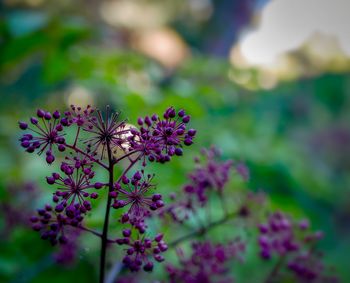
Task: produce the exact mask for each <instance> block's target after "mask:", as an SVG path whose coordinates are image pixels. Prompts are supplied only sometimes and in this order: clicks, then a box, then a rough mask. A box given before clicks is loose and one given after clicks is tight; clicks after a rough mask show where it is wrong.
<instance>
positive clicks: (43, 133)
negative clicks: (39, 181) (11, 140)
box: [19, 109, 65, 164]
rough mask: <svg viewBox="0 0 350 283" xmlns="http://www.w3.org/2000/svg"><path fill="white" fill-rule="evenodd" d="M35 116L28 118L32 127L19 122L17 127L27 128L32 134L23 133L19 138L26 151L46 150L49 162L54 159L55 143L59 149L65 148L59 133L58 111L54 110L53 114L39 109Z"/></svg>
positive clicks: (60, 128)
mask: <svg viewBox="0 0 350 283" xmlns="http://www.w3.org/2000/svg"><path fill="white" fill-rule="evenodd" d="M37 117H38V118H35V117H32V118H30V123H31V125H32V127H29V126H28V124H27V123H24V122H19V127H20V128H21V129H22V130H26V129H29V130H30V131H31V132H32V134H29V133H27V134H24V135H23V136H22V137H21V138H20V141H21V146H22V147H23V148H25V149H26V151H27V152H29V153H32V152H35V151H37V152H38V154H39V155H40V154H42V153H43V152H44V151H46V161H47V163H49V164H51V163H52V162H54V160H55V156H54V155H53V152H52V149H53V146H54V145H55V146H56V147H57V148H58V150H59V151H64V150H65V139H64V134H62V133H61V131H62V130H63V126H62V124H61V123H60V120H59V118H60V113H59V112H58V111H55V112H54V113H53V114H51V113H50V112H45V111H44V110H41V109H39V110H38V111H37Z"/></svg>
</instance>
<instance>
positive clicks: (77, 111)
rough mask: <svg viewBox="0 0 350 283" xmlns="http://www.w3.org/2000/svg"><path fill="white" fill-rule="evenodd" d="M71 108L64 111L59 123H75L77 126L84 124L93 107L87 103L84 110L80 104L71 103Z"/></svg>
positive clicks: (68, 124)
mask: <svg viewBox="0 0 350 283" xmlns="http://www.w3.org/2000/svg"><path fill="white" fill-rule="evenodd" d="M70 108H71V110H70V111H66V112H65V113H64V115H65V117H63V118H62V120H61V123H62V124H63V125H64V126H70V125H72V124H76V125H77V126H78V127H82V126H84V125H86V124H87V123H88V122H89V121H90V119H91V117H92V114H93V113H94V112H95V109H94V108H93V107H91V106H90V105H88V106H87V107H86V108H85V109H84V110H83V109H82V108H81V107H80V106H75V105H71V106H70Z"/></svg>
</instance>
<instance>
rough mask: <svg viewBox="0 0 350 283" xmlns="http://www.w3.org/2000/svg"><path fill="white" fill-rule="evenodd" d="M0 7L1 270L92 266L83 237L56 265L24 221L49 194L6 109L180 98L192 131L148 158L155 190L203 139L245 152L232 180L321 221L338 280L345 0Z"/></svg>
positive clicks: (348, 59)
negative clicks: (177, 151) (179, 145)
mask: <svg viewBox="0 0 350 283" xmlns="http://www.w3.org/2000/svg"><path fill="white" fill-rule="evenodd" d="M0 8H1V12H0V13H1V19H0V73H1V77H0V94H1V103H0V110H1V111H0V113H1V114H0V121H1V127H0V156H1V158H0V202H1V203H0V213H1V219H0V239H1V243H0V281H1V282H95V280H96V278H97V272H98V270H97V266H98V264H97V263H98V257H97V255H98V242H96V239H93V238H89V237H87V238H84V242H83V243H84V244H83V249H82V250H81V251H80V252H79V255H78V258H79V260H78V261H77V262H75V263H74V264H73V266H66V267H61V266H57V265H56V264H54V262H53V260H52V249H51V248H50V247H49V245H48V244H47V243H46V242H43V241H41V240H40V239H39V237H38V235H37V233H34V232H32V231H31V230H30V228H29V226H28V222H27V219H28V217H29V216H30V215H31V213H32V211H34V209H35V207H36V206H38V205H40V204H42V203H44V202H45V201H46V200H47V199H48V198H49V197H50V193H48V191H47V190H48V188H47V186H46V185H45V181H44V179H43V177H44V176H46V175H48V174H49V173H50V172H52V170H53V168H49V167H47V166H46V165H44V162H43V160H41V158H34V157H33V156H29V155H28V154H25V153H23V151H22V149H21V148H20V147H19V143H18V137H19V135H20V132H19V130H18V127H17V121H18V120H23V119H26V118H27V117H30V116H31V115H32V113H34V111H36V109H37V108H39V107H40V108H44V109H48V110H55V109H59V110H64V109H65V108H67V107H68V106H69V105H70V104H80V105H86V104H93V105H95V106H100V107H104V105H106V104H109V105H111V106H112V107H113V109H117V110H121V111H122V116H123V117H124V118H127V119H128V120H129V121H130V122H132V121H135V120H136V118H137V117H138V116H140V115H141V116H142V115H145V114H149V113H154V112H155V113H162V111H163V110H164V109H165V108H166V107H168V106H170V105H173V106H175V107H176V108H184V109H186V110H187V111H188V112H189V113H190V114H191V116H192V118H193V119H192V126H193V127H195V128H196V129H198V137H197V140H196V143H195V145H194V146H193V147H192V148H191V149H187V151H186V154H185V156H184V157H183V158H181V159H177V160H175V161H174V162H172V163H171V164H169V165H167V166H155V167H154V170H156V173H158V174H159V175H161V176H163V177H162V178H158V180H157V183H158V184H159V187H160V190H163V191H168V190H172V191H178V190H180V188H181V184H182V183H183V182H184V180H185V176H186V173H187V172H188V170H189V169H190V168H191V166H192V163H191V160H192V158H193V156H195V155H196V153H198V152H199V150H200V148H201V147H205V146H210V145H212V144H214V145H216V146H217V147H219V148H221V149H222V152H223V155H224V157H225V158H235V159H238V160H242V161H245V162H246V163H247V165H248V167H249V168H250V170H251V178H250V181H249V183H248V184H247V185H245V186H247V187H248V188H249V189H251V190H263V191H265V192H267V193H268V194H269V196H270V198H271V205H272V207H276V208H281V209H283V210H285V211H288V212H289V213H291V214H293V215H296V216H298V217H304V216H306V217H308V218H310V219H311V221H312V222H313V227H314V228H316V229H321V230H323V231H324V232H325V235H326V236H325V238H324V240H323V241H322V243H321V248H322V249H323V250H324V253H325V255H326V257H325V258H326V261H327V262H329V263H331V264H333V265H334V267H335V268H336V270H337V272H338V274H339V276H340V278H341V279H342V282H350V272H349V254H350V237H349V236H350V225H349V221H350V197H349V193H350V174H349V169H350V148H349V143H350V123H349V121H350V120H349V119H350V75H349V70H350V33H349V26H350V17H348V11H350V2H349V1H346V0H317V1H316V0H307V1H305V0H271V1H267V0H245V1H241V0H162V1H160V0H159V1H157V0H152V1H151V0H109V1H97V0H89V1H82V0H74V1H68V0H61V1H48V0H3V1H1V3H0ZM242 186H244V185H242ZM101 209H102V207H101ZM89 221H90V224H91V225H93V226H96V227H99V225H100V223H101V219H98V217H91V218H90V219H89ZM48 280H49V281H48Z"/></svg>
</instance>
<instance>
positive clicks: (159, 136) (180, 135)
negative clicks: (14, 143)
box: [19, 105, 196, 283]
mask: <svg viewBox="0 0 350 283" xmlns="http://www.w3.org/2000/svg"><path fill="white" fill-rule="evenodd" d="M36 114H37V117H32V118H31V119H30V124H31V126H29V124H28V123H26V122H19V127H20V129H21V130H30V131H31V133H25V134H24V135H23V136H22V137H21V138H20V142H21V146H22V147H23V148H24V149H25V150H26V151H27V152H28V153H33V152H37V153H38V154H39V155H41V154H42V153H44V152H45V154H46V162H47V163H48V164H49V165H50V164H52V163H54V162H55V160H56V157H55V155H56V151H59V152H61V153H63V152H65V155H64V161H63V162H61V166H60V170H61V171H62V172H59V173H58V172H54V173H52V175H51V176H48V177H46V181H47V183H48V184H49V185H50V186H55V187H56V191H55V192H54V193H53V197H52V201H53V203H54V205H53V206H52V205H49V204H47V205H45V207H44V208H43V209H38V210H37V216H33V217H31V219H30V221H31V222H32V227H33V229H34V230H35V231H38V232H39V233H40V235H41V238H42V239H44V240H49V241H50V243H51V244H52V245H56V244H59V245H65V244H69V247H70V248H68V249H73V248H74V247H75V245H76V243H77V242H78V241H77V239H76V237H75V238H74V241H73V239H70V236H69V235H70V234H71V235H72V233H68V231H67V228H69V229H70V227H73V228H76V229H79V231H80V232H81V233H82V232H88V233H91V234H93V235H95V236H97V237H99V238H100V239H101V251H100V265H99V267H100V275H99V282H100V283H104V282H105V268H106V255H107V245H108V244H114V243H116V244H119V245H127V246H129V248H128V249H127V254H126V255H125V256H124V258H123V260H122V263H123V264H124V266H125V267H127V268H129V269H130V270H131V271H132V272H136V271H139V270H141V267H143V270H144V271H146V272H151V271H152V270H153V260H155V261H157V262H162V261H163V260H164V258H163V256H161V255H160V254H159V253H161V252H165V251H166V250H167V248H168V246H167V245H166V243H165V241H164V240H163V235H162V234H157V236H155V237H154V238H153V240H152V238H145V235H144V233H145V232H146V229H147V223H146V220H147V218H148V217H149V216H151V214H152V212H153V211H155V210H157V209H159V208H161V207H163V206H164V202H163V200H162V195H160V194H154V193H152V190H153V189H154V188H155V186H154V185H153V184H151V181H152V179H153V176H154V174H153V175H152V174H146V173H145V170H144V169H142V170H141V171H136V172H135V173H134V174H133V176H132V177H128V175H129V171H131V170H132V168H133V167H134V166H135V165H137V164H138V163H139V161H142V166H143V168H145V167H146V166H147V164H148V162H159V163H165V162H168V161H170V159H171V157H172V156H174V155H177V156H180V155H182V152H183V151H182V147H183V146H189V145H191V144H192V140H193V138H194V136H195V134H196V131H195V130H194V129H189V130H187V124H188V123H189V121H190V116H188V115H185V111H184V110H180V111H178V112H176V111H175V109H174V108H173V107H169V108H168V109H166V110H165V112H164V114H163V118H159V117H158V116H157V115H156V114H153V115H152V116H151V117H152V118H150V116H146V117H145V118H141V117H140V118H139V119H138V124H139V126H140V130H138V129H137V128H135V127H129V126H127V125H126V123H125V121H123V120H120V119H119V114H118V113H111V112H110V109H109V107H108V106H107V107H106V112H105V115H103V113H102V112H101V111H99V110H97V111H95V109H93V108H92V107H91V106H87V107H86V108H85V109H82V108H81V107H76V106H73V105H72V106H71V109H70V110H69V111H66V112H65V113H64V115H61V114H60V113H59V112H58V111H55V112H54V113H52V114H51V113H50V112H46V111H44V110H41V109H39V110H38V111H37V113H36ZM143 121H145V122H143ZM144 123H145V124H144ZM70 126H72V127H75V129H76V132H75V136H74V142H73V143H69V142H67V139H66V133H65V129H66V128H67V127H70ZM83 133H85V134H84V135H83ZM82 135H83V136H82ZM86 136H87V137H86ZM67 149H68V150H67ZM69 150H70V151H71V152H68V153H67V151H69ZM115 153H119V155H118V158H116V157H115V156H114V154H115ZM124 159H127V160H129V162H130V163H129V165H128V166H127V167H126V168H125V169H124V171H123V172H122V174H121V175H120V176H119V177H118V178H117V180H116V181H115V174H114V169H115V166H116V165H117V164H119V163H120V162H121V161H122V160H124ZM105 160H106V161H105ZM56 161H57V160H56ZM94 164H97V165H98V166H100V167H101V168H103V169H104V170H106V171H107V172H108V182H100V181H93V179H94V178H95V172H94V171H93V166H94ZM103 188H108V194H107V199H106V209H105V214H104V220H103V227H102V233H101V232H99V231H95V230H93V229H91V228H89V227H87V226H86V225H85V224H84V223H83V221H84V217H85V216H86V214H87V212H89V211H92V209H93V204H92V203H91V202H90V199H97V198H99V194H98V193H97V192H96V190H97V191H98V190H100V189H103ZM111 207H112V208H114V209H125V208H127V211H126V213H124V214H122V217H121V219H120V223H121V225H123V226H126V225H128V226H131V227H130V228H131V229H124V230H123V236H124V238H121V239H116V240H115V239H114V240H113V239H111V238H110V237H108V228H109V220H110V212H111ZM69 229H68V230H69ZM81 233H79V234H81ZM67 247H68V246H67ZM66 250H67V248H66ZM151 251H152V252H151ZM67 254H68V255H69V254H70V253H67ZM150 255H153V260H152V258H150Z"/></svg>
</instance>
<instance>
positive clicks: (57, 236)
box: [30, 205, 83, 245]
mask: <svg viewBox="0 0 350 283" xmlns="http://www.w3.org/2000/svg"><path fill="white" fill-rule="evenodd" d="M68 215H69V216H68ZM82 220H83V217H82V215H81V211H80V210H79V208H78V207H76V206H72V207H70V212H69V213H67V215H64V214H63V213H59V212H56V211H55V210H53V208H52V206H50V205H46V206H45V208H43V209H38V211H37V216H32V217H31V219H30V221H31V222H32V223H33V225H32V228H33V229H34V230H35V231H38V232H40V234H41V238H42V239H43V240H49V241H50V242H51V244H52V245H56V244H57V243H58V242H59V243H60V244H66V243H67V242H68V238H67V237H66V236H65V227H66V226H69V225H70V226H78V225H79V223H80V222H81V221H82Z"/></svg>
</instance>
